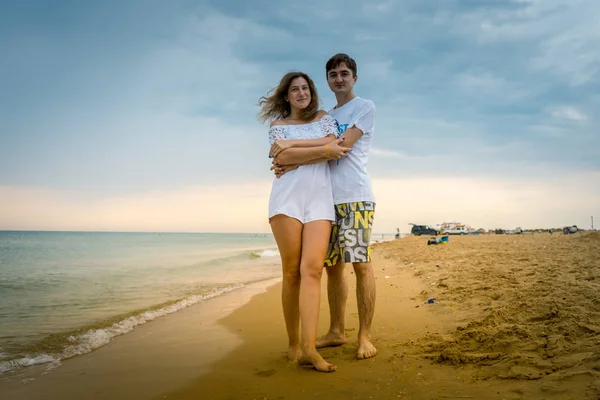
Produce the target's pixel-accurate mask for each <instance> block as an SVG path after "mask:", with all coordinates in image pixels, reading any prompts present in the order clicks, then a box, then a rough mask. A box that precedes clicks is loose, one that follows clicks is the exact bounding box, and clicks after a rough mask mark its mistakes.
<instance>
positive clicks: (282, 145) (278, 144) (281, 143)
mask: <svg viewBox="0 0 600 400" xmlns="http://www.w3.org/2000/svg"><path fill="white" fill-rule="evenodd" d="M336 139H337V137H336V136H335V135H327V136H325V137H322V138H319V139H299V140H293V139H290V140H276V141H275V142H273V145H272V146H271V150H269V156H270V157H277V155H279V153H281V152H282V151H284V150H287V149H291V148H292V147H319V146H324V145H326V144H329V143H331V142H333V141H334V140H336Z"/></svg>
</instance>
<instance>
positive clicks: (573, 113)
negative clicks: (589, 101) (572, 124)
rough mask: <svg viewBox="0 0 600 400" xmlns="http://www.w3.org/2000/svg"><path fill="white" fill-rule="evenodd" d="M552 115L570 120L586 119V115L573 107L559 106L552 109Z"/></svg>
mask: <svg viewBox="0 0 600 400" xmlns="http://www.w3.org/2000/svg"><path fill="white" fill-rule="evenodd" d="M552 116H553V117H555V118H564V119H570V120H572V121H579V122H581V121H586V120H587V119H588V117H587V115H585V114H584V113H583V112H581V111H579V110H578V109H576V108H574V107H560V108H556V109H554V110H553V111H552Z"/></svg>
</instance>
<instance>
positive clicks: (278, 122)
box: [269, 119, 285, 128]
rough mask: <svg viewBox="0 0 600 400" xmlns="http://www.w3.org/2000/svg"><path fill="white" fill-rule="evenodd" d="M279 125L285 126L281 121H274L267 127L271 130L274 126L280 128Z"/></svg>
mask: <svg viewBox="0 0 600 400" xmlns="http://www.w3.org/2000/svg"><path fill="white" fill-rule="evenodd" d="M281 125H285V121H283V120H281V119H276V120H275V121H273V122H271V125H269V128H272V127H274V126H281Z"/></svg>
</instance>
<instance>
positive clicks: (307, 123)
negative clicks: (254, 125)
mask: <svg viewBox="0 0 600 400" xmlns="http://www.w3.org/2000/svg"><path fill="white" fill-rule="evenodd" d="M323 118H325V115H323V116H322V117H321V118H320V119H318V120H316V121H312V122H305V123H303V124H279V125H275V126H303V125H311V124H316V123H317V122H321V120H322V119H323ZM280 121H285V120H284V119H282V120H280ZM275 126H274V127H275Z"/></svg>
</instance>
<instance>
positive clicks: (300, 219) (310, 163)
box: [259, 54, 377, 372]
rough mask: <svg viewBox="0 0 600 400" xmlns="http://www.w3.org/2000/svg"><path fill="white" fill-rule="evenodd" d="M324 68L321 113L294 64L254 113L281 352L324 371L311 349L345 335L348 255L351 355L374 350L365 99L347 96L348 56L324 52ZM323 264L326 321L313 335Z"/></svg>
mask: <svg viewBox="0 0 600 400" xmlns="http://www.w3.org/2000/svg"><path fill="white" fill-rule="evenodd" d="M325 72H326V77H327V83H328V85H329V88H330V89H331V90H332V91H333V93H334V94H335V96H336V100H337V104H336V106H335V107H334V108H332V109H331V110H330V111H329V112H325V111H323V110H319V98H318V94H317V91H316V88H315V85H314V83H313V81H312V80H311V78H310V77H309V76H308V75H306V74H304V73H302V72H290V73H288V74H286V75H285V76H284V77H283V78H282V79H281V82H280V83H279V85H278V86H277V87H275V88H274V89H273V90H272V91H271V92H270V93H269V95H268V96H267V97H263V98H261V99H260V102H259V105H260V106H261V114H260V117H261V120H263V121H270V122H271V126H270V129H269V140H270V144H271V149H270V153H269V155H270V156H271V157H273V165H272V168H271V169H272V170H273V171H274V173H275V176H276V179H275V180H274V181H273V186H272V190H271V197H270V200H269V223H270V225H271V230H272V231H273V235H274V237H275V241H276V242H277V247H278V248H279V252H280V254H281V262H282V270H283V283H282V304H283V314H284V319H285V325H286V329H287V334H288V339H289V347H288V357H289V359H290V360H292V361H298V362H299V363H300V364H307V365H312V366H313V367H314V368H315V369H316V370H318V371H322V372H333V371H335V370H336V369H337V367H336V366H335V365H334V364H331V363H329V362H327V361H326V360H324V359H323V357H322V356H321V355H320V354H319V352H318V350H317V349H318V348H321V347H327V346H339V345H343V344H345V343H346V341H347V339H346V335H345V326H344V323H345V318H344V316H345V308H346V299H347V297H348V285H347V282H346V276H345V274H344V266H345V263H352V265H353V267H354V272H355V275H356V279H357V284H356V296H357V303H358V314H359V322H360V327H359V332H358V351H357V357H358V358H359V359H363V358H370V357H373V356H375V355H376V353H377V350H376V349H375V347H374V346H373V344H372V343H371V339H370V331H371V322H372V320H373V312H374V308H375V277H374V274H373V267H372V265H371V248H370V246H369V243H370V237H371V229H372V225H373V216H374V212H375V198H374V196H373V191H372V188H371V180H370V178H369V175H368V173H367V160H368V152H369V149H370V147H371V140H372V137H373V131H374V122H375V106H374V104H373V102H371V101H370V100H365V99H362V98H360V97H357V96H356V95H355V93H354V85H355V84H356V82H357V79H358V76H357V66H356V62H355V61H354V60H353V59H352V58H351V57H350V56H348V55H346V54H336V55H335V56H333V57H331V59H329V61H328V62H327V64H326V66H325ZM324 266H325V267H326V271H327V277H328V279H327V294H328V300H329V310H330V328H329V331H328V333H327V334H326V335H325V336H323V337H321V338H317V322H318V317H319V306H320V297H321V276H322V273H323V267H324ZM300 332H301V334H300Z"/></svg>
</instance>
